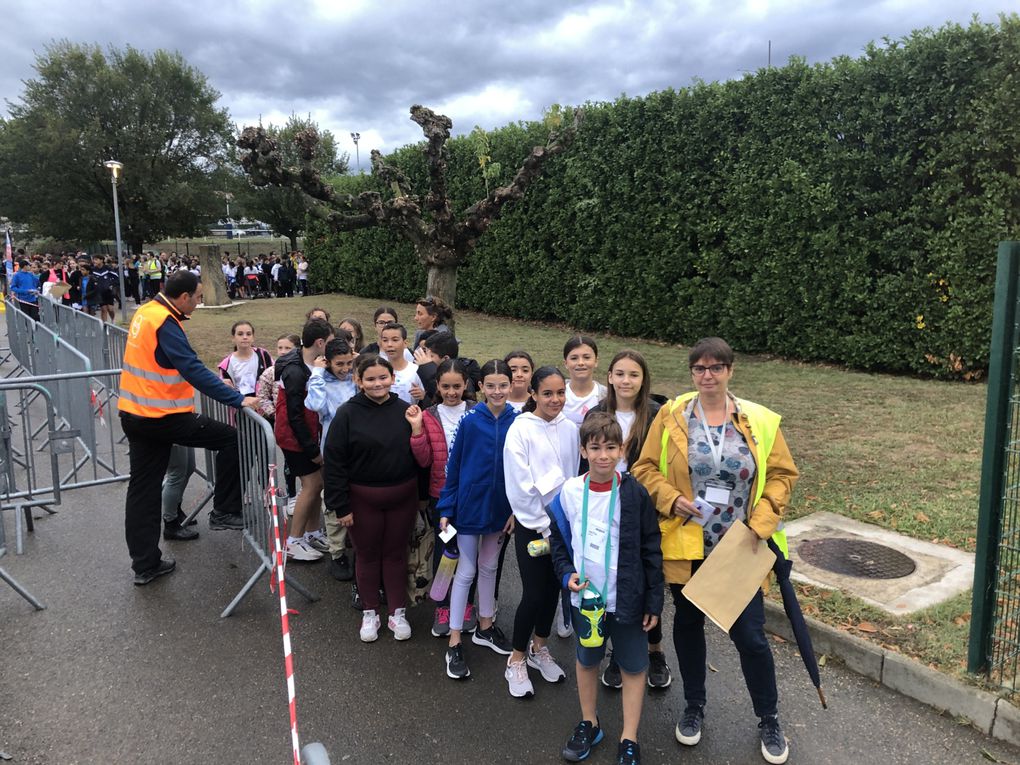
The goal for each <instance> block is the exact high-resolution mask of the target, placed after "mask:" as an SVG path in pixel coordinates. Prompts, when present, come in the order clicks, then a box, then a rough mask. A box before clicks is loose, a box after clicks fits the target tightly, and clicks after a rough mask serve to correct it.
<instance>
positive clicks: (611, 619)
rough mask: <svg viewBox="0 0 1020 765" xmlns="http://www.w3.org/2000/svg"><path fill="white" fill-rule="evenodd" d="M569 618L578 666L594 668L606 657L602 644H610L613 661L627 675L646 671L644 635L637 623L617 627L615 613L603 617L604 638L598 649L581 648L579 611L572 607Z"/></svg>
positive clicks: (646, 635) (646, 648)
mask: <svg viewBox="0 0 1020 765" xmlns="http://www.w3.org/2000/svg"><path fill="white" fill-rule="evenodd" d="M570 612H571V614H570V617H571V619H572V620H573V622H574V634H575V639H576V640H577V661H578V663H579V664H580V665H581V666H582V667H597V666H598V665H599V663H600V662H601V661H602V659H603V657H604V656H605V655H606V643H608V642H609V641H610V640H612V641H613V658H614V659H616V663H617V664H619V665H620V669H622V670H623V671H624V672H626V673H627V674H628V675H637V674H640V673H642V672H644V671H645V670H646V669H648V633H647V632H645V631H644V629H642V628H641V625H640V624H620V623H619V622H618V621H616V614H606V639H605V640H604V641H603V642H602V645H600V646H599V647H598V648H585V647H584V646H583V645H581V641H580V638H576V635H577V634H579V633H580V630H579V629H578V625H579V624H583V621H582V618H583V617H582V616H581V612H580V611H578V610H577V608H575V607H571V609H570Z"/></svg>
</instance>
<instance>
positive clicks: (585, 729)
mask: <svg viewBox="0 0 1020 765" xmlns="http://www.w3.org/2000/svg"><path fill="white" fill-rule="evenodd" d="M601 740H602V728H601V727H600V726H599V725H597V724H596V725H592V724H591V723H590V722H588V721H587V720H581V722H579V723H578V724H577V727H576V728H574V733H573V735H572V736H571V737H570V740H569V741H567V745H566V746H565V747H563V751H562V752H561V754H562V755H563V759H564V760H567V761H568V762H580V761H581V760H584V759H587V758H588V755H589V754H591V750H592V747H593V746H595V745H596V744H597V743H599V742H600V741H601Z"/></svg>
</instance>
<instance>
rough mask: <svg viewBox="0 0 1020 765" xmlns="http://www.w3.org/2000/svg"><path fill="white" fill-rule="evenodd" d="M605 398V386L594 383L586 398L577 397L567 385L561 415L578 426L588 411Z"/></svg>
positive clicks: (568, 384)
mask: <svg viewBox="0 0 1020 765" xmlns="http://www.w3.org/2000/svg"><path fill="white" fill-rule="evenodd" d="M605 397H606V386H605V385H603V384H602V383H599V382H597V383H595V387H594V388H592V389H591V393H589V394H588V395H587V396H578V395H576V394H575V393H574V391H573V390H571V388H570V383H569V382H568V383H567V402H566V403H565V404H564V405H563V414H565V415H566V416H567V419H568V420H570V421H571V422H572V423H574V424H575V425H578V426H580V424H581V422H582V420H584V416H585V415H586V414H588V410H589V409H592V408H593V407H594V406H595V405H596V404H597V403H598V402H599V401H601V400H602V399H604V398H605Z"/></svg>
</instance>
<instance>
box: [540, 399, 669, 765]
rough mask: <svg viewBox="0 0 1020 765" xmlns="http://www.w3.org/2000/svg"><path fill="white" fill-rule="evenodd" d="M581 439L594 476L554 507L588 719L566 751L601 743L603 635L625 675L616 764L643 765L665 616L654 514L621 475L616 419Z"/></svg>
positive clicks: (575, 483)
mask: <svg viewBox="0 0 1020 765" xmlns="http://www.w3.org/2000/svg"><path fill="white" fill-rule="evenodd" d="M580 435H581V455H582V456H583V457H584V458H585V459H587V460H588V465H589V468H590V470H589V472H588V473H586V474H585V475H583V476H578V477H576V478H571V479H569V480H567V481H566V483H564V484H563V488H562V490H561V491H560V494H559V495H558V496H557V497H556V499H554V500H553V502H552V504H551V505H550V506H549V514H550V515H551V516H552V519H553V524H552V526H551V532H552V533H551V536H550V544H551V547H552V555H553V566H554V568H555V570H556V575H557V576H558V577H559V578H560V580H561V581H562V583H563V586H564V587H565V588H567V589H569V590H570V592H571V606H572V607H571V612H572V618H573V624H574V631H575V635H576V640H577V694H578V697H579V699H580V702H581V718H582V719H581V722H579V723H578V724H577V727H575V728H574V733H573V735H572V736H571V737H570V739H569V740H568V741H567V743H566V746H564V748H563V751H562V755H563V758H564V759H565V760H568V761H570V762H580V761H581V760H584V759H586V758H587V757H588V755H589V754H590V753H591V749H592V747H594V746H595V745H596V744H598V743H599V742H600V741H602V738H603V733H602V728H601V726H600V724H599V719H598V713H597V711H596V702H597V699H598V686H599V681H598V671H599V664H600V662H601V661H602V658H603V656H604V655H605V651H606V644H605V641H606V638H612V641H613V656H614V658H615V659H616V661H617V662H618V663H619V665H620V669H621V670H622V676H623V731H622V732H621V735H620V745H619V749H618V752H617V760H616V762H617V763H618V765H637V763H640V761H641V749H640V747H639V746H638V743H637V732H638V725H639V723H640V721H641V706H642V702H643V701H644V694H645V675H646V674H647V672H648V634H647V633H648V631H649V630H650V629H652V628H653V627H654V626H655V625H656V624H657V623H658V621H659V615H660V614H661V613H662V600H663V578H662V549H661V536H660V532H659V523H658V517H657V515H656V511H655V506H654V505H653V504H652V501H651V499H650V498H649V496H648V492H646V491H645V489H644V487H643V486H642V485H641V484H640V483H638V482H637V481H636V480H635V479H634V478H632V477H631V475H630V474H629V473H624V474H623V475H620V474H619V473H617V472H616V466H617V464H618V463H619V461H620V458H621V456H622V450H623V432H622V430H621V429H620V425H619V423H618V422H617V421H616V418H615V417H613V416H612V415H610V414H606V413H604V412H594V413H592V414H590V415H589V416H588V417H586V418H585V419H584V422H583V423H582V424H581V434H580Z"/></svg>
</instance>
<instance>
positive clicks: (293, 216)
mask: <svg viewBox="0 0 1020 765" xmlns="http://www.w3.org/2000/svg"><path fill="white" fill-rule="evenodd" d="M308 130H312V131H315V132H317V133H318V135H319V141H318V143H317V144H316V146H315V150H314V152H313V156H312V160H311V164H312V166H313V167H314V168H315V170H316V171H317V172H318V173H319V174H320V175H321V176H324V177H328V176H331V175H342V174H344V173H346V172H347V164H348V161H349V159H350V157H349V155H348V154H347V153H346V152H345V153H343V154H341V153H340V152H339V151H338V149H337V145H336V139H335V138H334V137H333V134H332V133H331V132H330V131H328V130H323V131H319V130H318V128H317V126H316V124H315V122H314V121H313V120H312V119H311V118H302V117H298V116H297V115H291V117H290V119H288V120H287V124H286V125H284V126H283V127H277V126H275V125H270V126H269V127H267V128H266V129H265V132H266V136H267V137H268V138H269V139H271V140H273V141H276V144H277V146H278V147H279V149H280V152H281V154H282V155H283V161H284V163H285V164H287V165H295V164H298V163H299V162H300V161H301V159H300V157H299V156H298V154H297V146H296V145H295V143H294V138H295V136H297V135H298V134H299V133H301V132H304V131H308ZM241 180H242V181H243V183H244V187H243V188H242V189H241V190H240V194H239V200H238V201H240V203H241V205H242V207H243V208H244V212H245V215H247V216H248V217H249V218H256V219H258V220H261V221H265V222H266V223H268V224H269V225H270V226H272V227H273V230H274V231H276V232H278V233H279V234H280V235H281V236H285V237H287V238H288V239H289V240H290V248H291V249H292V250H296V249H297V238H298V235H299V234H301V232H302V231H304V228H305V221H306V220H307V214H306V209H305V208H306V205H305V195H304V193H303V192H302V191H301V190H300V189H297V188H294V187H286V186H284V187H281V186H274V185H269V184H267V185H263V186H253V185H252V184H250V183H248V181H247V179H245V178H243V177H242V178H241Z"/></svg>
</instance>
